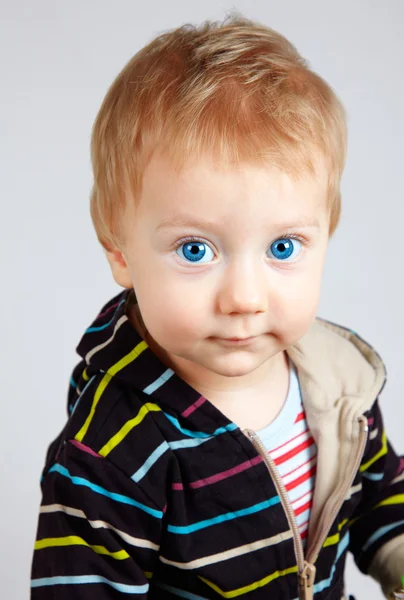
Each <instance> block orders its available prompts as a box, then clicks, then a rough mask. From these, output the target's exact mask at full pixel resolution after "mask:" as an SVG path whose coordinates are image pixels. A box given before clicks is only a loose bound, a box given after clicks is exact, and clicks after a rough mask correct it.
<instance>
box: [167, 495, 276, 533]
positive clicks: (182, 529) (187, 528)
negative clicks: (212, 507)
mask: <svg viewBox="0 0 404 600" xmlns="http://www.w3.org/2000/svg"><path fill="white" fill-rule="evenodd" d="M279 502H280V498H279V496H274V497H273V498H270V499H269V500H265V501H264V502H259V503H258V504H254V506H249V507H248V508H243V509H242V510H237V511H236V512H229V513H226V514H224V515H219V516H218V517H213V519H205V520H204V521H198V522H197V523H194V524H193V525H181V526H176V525H168V527H167V531H170V532H171V533H179V534H187V533H192V532H193V531H198V530H199V529H205V528H206V527H211V525H217V524H218V523H223V522H224V521H232V520H233V519H238V518H239V517H244V516H246V515H252V514H253V513H257V512H260V511H261V510H265V509H266V508H268V507H270V506H274V505H275V504H279Z"/></svg>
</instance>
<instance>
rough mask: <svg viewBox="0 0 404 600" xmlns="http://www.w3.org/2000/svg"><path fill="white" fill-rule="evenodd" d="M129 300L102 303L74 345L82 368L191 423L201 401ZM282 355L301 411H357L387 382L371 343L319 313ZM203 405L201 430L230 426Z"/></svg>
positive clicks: (126, 294) (128, 296) (127, 295)
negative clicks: (291, 369)
mask: <svg viewBox="0 0 404 600" xmlns="http://www.w3.org/2000/svg"><path fill="white" fill-rule="evenodd" d="M131 302H136V298H135V296H134V293H133V290H132V289H125V290H124V291H123V292H121V293H119V294H118V295H116V296H114V297H113V298H112V299H111V300H110V301H109V302H107V303H106V304H105V305H104V306H103V307H102V309H101V311H100V313H99V314H98V315H97V317H96V318H95V320H94V321H93V322H92V324H91V325H90V327H89V328H88V329H87V330H86V331H85V333H84V335H83V336H82V338H81V341H80V343H79V344H78V346H77V348H76V351H77V353H78V354H79V355H80V356H81V357H82V358H83V359H84V361H85V364H84V363H83V367H85V368H87V369H88V370H89V371H91V372H93V373H94V372H96V371H97V370H98V371H101V372H103V373H108V374H110V375H111V377H114V378H115V381H116V382H117V383H122V384H124V385H125V386H129V387H131V388H134V389H136V390H137V391H138V392H143V393H144V394H146V395H151V394H152V395H153V398H154V399H155V400H158V401H159V402H160V403H161V404H162V406H164V407H165V409H167V410H168V411H169V412H171V413H179V414H181V416H182V417H187V418H189V419H190V420H191V421H192V414H193V412H194V408H196V406H200V404H201V402H202V400H204V399H201V397H200V395H199V394H198V392H197V391H196V390H194V389H193V388H192V387H190V386H189V385H188V384H187V383H186V382H185V381H184V380H183V379H181V378H180V377H179V376H177V375H176V374H175V373H174V372H173V371H172V370H171V369H169V368H167V367H166V366H165V365H164V364H163V363H162V362H161V361H160V359H159V358H158V357H157V356H156V355H155V354H154V353H153V352H152V351H151V350H150V348H149V347H148V345H147V344H146V342H145V341H144V340H143V339H142V337H141V336H140V334H139V333H138V332H137V331H136V329H135V328H134V327H133V325H132V324H131V322H130V321H129V319H128V317H127V314H126V310H127V307H128V305H129V303H131ZM287 353H288V355H289V357H290V358H291V360H292V361H293V363H294V364H295V366H296V368H297V371H298V375H299V380H300V385H301V388H302V394H303V398H304V401H305V406H306V410H308V412H310V413H311V414H314V415H318V416H320V414H321V413H324V412H327V411H333V410H335V408H336V407H337V406H338V404H340V403H342V402H346V400H347V399H349V400H350V407H351V409H350V410H351V411H353V412H354V413H355V414H359V413H362V412H364V411H366V410H368V409H369V408H370V407H371V405H372V404H373V402H374V401H375V398H376V397H377V396H378V395H379V394H380V392H381V390H382V388H383V387H384V385H385V382H386V368H385V365H384V363H383V361H382V359H381V358H380V356H379V355H378V353H377V352H376V351H375V349H374V348H373V347H372V346H371V345H370V344H368V343H367V342H365V341H364V340H363V339H362V338H361V337H360V336H359V335H358V334H357V333H356V332H354V331H352V330H351V329H347V328H345V327H342V326H339V325H336V324H334V323H331V322H330V321H326V320H325V319H321V318H319V317H317V318H316V319H315V320H314V321H313V323H312V325H311V326H310V328H309V330H308V331H307V332H306V334H305V335H304V336H303V337H302V338H301V339H300V340H299V341H298V342H297V343H296V344H294V345H293V346H292V347H290V348H288V349H287ZM204 405H205V407H204V410H203V411H196V412H197V413H198V414H199V418H198V423H197V427H198V428H199V429H200V430H201V428H202V429H203V427H205V428H206V431H207V432H209V433H211V432H212V431H215V430H217V427H220V426H225V427H228V426H229V424H230V421H228V419H227V418H226V417H225V416H224V415H223V414H222V413H221V412H220V411H218V410H217V409H216V408H215V407H214V406H213V405H212V404H210V403H209V402H204ZM201 412H202V414H203V415H204V416H203V418H204V419H205V423H201Z"/></svg>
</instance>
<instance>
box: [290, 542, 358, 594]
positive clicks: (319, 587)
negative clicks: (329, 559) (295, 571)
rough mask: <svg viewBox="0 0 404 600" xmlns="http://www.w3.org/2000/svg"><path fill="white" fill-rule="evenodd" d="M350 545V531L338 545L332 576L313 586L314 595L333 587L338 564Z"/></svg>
mask: <svg viewBox="0 0 404 600" xmlns="http://www.w3.org/2000/svg"><path fill="white" fill-rule="evenodd" d="M348 544H349V531H347V532H346V534H345V535H344V537H343V538H342V540H341V541H340V543H339V544H338V550H337V556H336V558H335V561H334V564H333V566H332V569H331V573H330V576H329V577H328V579H323V580H322V581H319V582H318V583H316V584H315V585H314V586H313V594H318V593H319V592H322V591H323V590H325V589H326V588H328V587H330V586H331V584H332V582H333V579H334V575H335V570H336V568H337V562H338V561H339V559H340V558H341V556H342V554H343V553H344V552H345V550H346V549H347V547H348ZM294 600H299V598H295V599H294Z"/></svg>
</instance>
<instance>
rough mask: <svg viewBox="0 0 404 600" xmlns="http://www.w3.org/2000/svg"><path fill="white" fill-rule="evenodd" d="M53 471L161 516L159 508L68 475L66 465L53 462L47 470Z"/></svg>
mask: <svg viewBox="0 0 404 600" xmlns="http://www.w3.org/2000/svg"><path fill="white" fill-rule="evenodd" d="M53 471H55V472H57V473H60V475H63V476H64V477H67V478H68V479H70V480H71V481H72V482H73V483H74V484H75V485H83V486H85V487H88V488H90V490H92V491H93V492H97V494H101V495H102V496H106V497H107V498H110V499H111V500H115V501H116V502H122V504H130V505H131V506H136V507H137V508H140V509H141V510H143V511H144V512H146V513H148V514H149V515H151V516H152V517H156V518H157V519H162V518H163V512H162V511H161V510H155V509H154V508H150V507H149V506H146V505H145V504H141V503H140V502H136V500H133V498H129V496H123V495H122V494H116V493H115V492H110V491H109V490H106V489H105V488H103V487H101V486H100V485H96V484H95V483H91V481H88V480H87V479H83V477H76V476H75V475H70V473H69V471H68V470H67V469H66V467H63V466H62V465H60V464H58V463H56V464H54V465H53V466H52V467H51V468H50V469H49V471H48V473H52V472H53Z"/></svg>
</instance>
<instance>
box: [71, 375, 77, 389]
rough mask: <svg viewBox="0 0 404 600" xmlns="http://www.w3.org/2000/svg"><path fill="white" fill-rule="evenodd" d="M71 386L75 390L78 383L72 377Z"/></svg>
mask: <svg viewBox="0 0 404 600" xmlns="http://www.w3.org/2000/svg"><path fill="white" fill-rule="evenodd" d="M70 385H71V386H72V387H74V388H76V387H77V383H76V382H75V381H74V379H73V377H70Z"/></svg>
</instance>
